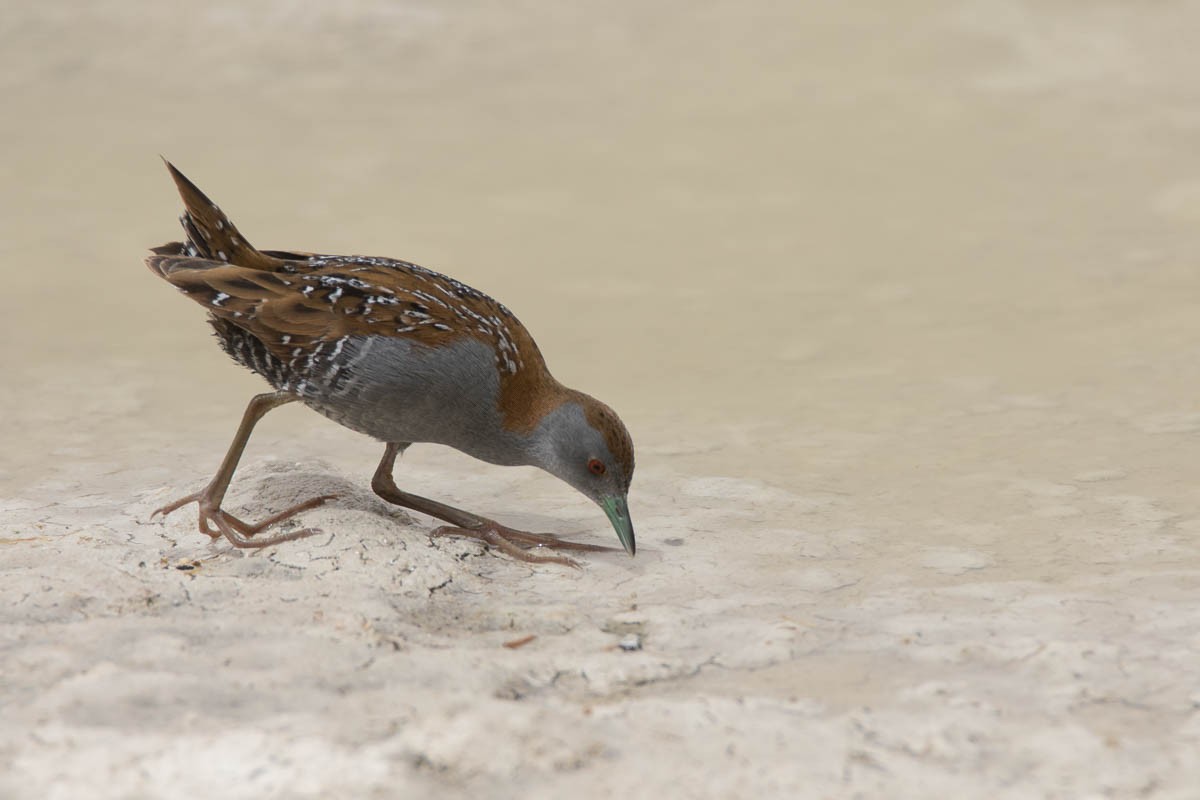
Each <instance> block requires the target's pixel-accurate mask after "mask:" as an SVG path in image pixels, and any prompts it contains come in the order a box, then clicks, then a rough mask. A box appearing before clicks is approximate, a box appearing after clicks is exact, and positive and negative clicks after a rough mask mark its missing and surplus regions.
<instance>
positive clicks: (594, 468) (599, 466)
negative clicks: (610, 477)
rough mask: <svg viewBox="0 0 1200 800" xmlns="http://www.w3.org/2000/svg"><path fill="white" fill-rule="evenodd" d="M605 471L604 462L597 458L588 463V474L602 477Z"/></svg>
mask: <svg viewBox="0 0 1200 800" xmlns="http://www.w3.org/2000/svg"><path fill="white" fill-rule="evenodd" d="M605 469H607V467H605V466H604V462H603V461H601V460H600V459H598V458H593V459H592V460H591V461H589V462H588V472H590V473H592V474H593V475H603V474H604V470H605Z"/></svg>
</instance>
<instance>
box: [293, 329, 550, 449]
mask: <svg viewBox="0 0 1200 800" xmlns="http://www.w3.org/2000/svg"><path fill="white" fill-rule="evenodd" d="M341 342H342V346H341V348H340V352H339V353H338V357H337V358H336V359H330V360H329V361H327V362H326V363H325V364H323V365H321V366H323V367H324V368H323V369H318V370H313V372H312V373H310V375H309V376H308V378H309V379H308V381H307V382H306V383H305V385H304V386H303V388H302V390H301V391H299V392H298V394H300V395H301V398H302V399H303V401H304V402H305V403H306V404H308V405H309V406H311V407H312V408H314V409H316V410H317V411H319V412H321V413H322V414H324V415H325V416H327V417H329V418H330V419H332V420H334V421H335V422H338V423H340V424H342V425H345V426H346V427H348V428H351V429H353V430H356V431H359V432H361V433H365V434H367V435H368V436H373V437H375V438H376V439H379V440H380V441H384V442H436V443H438V444H444V445H449V446H450V447H454V448H456V449H458V450H461V451H463V452H465V453H467V454H469V455H472V456H474V457H476V458H480V459H483V460H484V461H489V462H491V463H493V464H525V463H528V460H527V458H526V455H525V453H524V450H525V447H524V444H525V442H524V439H523V437H520V436H517V435H515V434H513V433H510V432H508V431H506V430H504V428H503V426H502V425H501V417H500V410H499V408H498V406H497V398H498V395H499V392H500V378H499V375H498V374H497V372H496V354H495V353H494V352H493V351H492V349H491V348H490V347H489V346H488V345H487V344H485V343H483V342H480V341H477V340H475V339H470V338H464V339H460V340H458V341H456V342H452V343H450V344H446V345H442V346H438V347H428V346H425V345H420V344H414V343H412V342H409V341H407V340H404V339H394V338H389V337H380V336H367V337H348V338H346V339H343V340H341Z"/></svg>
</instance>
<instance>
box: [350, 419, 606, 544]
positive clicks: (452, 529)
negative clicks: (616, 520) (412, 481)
mask: <svg viewBox="0 0 1200 800" xmlns="http://www.w3.org/2000/svg"><path fill="white" fill-rule="evenodd" d="M405 447H406V445H403V444H399V443H395V442H393V443H390V444H388V445H387V449H385V450H384V452H383V459H382V460H381V461H380V462H379V467H378V468H377V469H376V470H375V477H374V478H372V479H371V488H372V489H374V490H375V494H377V495H379V496H380V497H382V498H383V499H384V500H387V501H388V502H389V503H395V504H396V505H398V506H404V507H405V508H411V509H413V510H414V511H420V512H421V513H422V514H428V515H429V516H431V517H436V518H437V519H440V520H444V521H446V522H449V523H450V525H443V526H442V527H440V528H437V529H436V530H434V531H433V532H432V533H431V534H430V535H431V536H468V537H470V538H472V539H479V540H481V541H484V542H487V543H488V544H490V545H494V546H495V547H496V548H498V549H499V550H501V551H503V552H505V553H507V554H508V555H510V556H512V557H513V558H516V559H518V560H520V561H531V562H534V563H538V564H541V563H546V562H551V563H555V564H564V565H566V566H568V567H578V566H579V564H578V563H576V562H575V561H574V560H573V559H570V558H567V557H566V556H553V555H536V554H534V553H531V552H529V551H528V550H527V549H526V548H530V547H547V548H550V549H556V550H584V551H591V552H597V551H606V550H615V549H616V548H614V547H603V546H601V545H598V544H582V543H579V542H568V541H566V540H565V539H560V538H558V537H557V536H554V535H552V534H549V533H526V532H525V531H518V530H514V529H512V528H509V527H507V526H505V525H501V524H500V523H499V522H496V521H495V520H490V519H488V518H487V517H481V516H478V515H476V514H472V513H470V512H468V511H463V510H461V509H457V508H454V507H453V506H448V505H446V504H445V503H439V502H438V501H436V500H430V499H428V498H425V497H420V496H418V495H415V494H409V493H408V492H403V491H401V490H400V489H399V487H397V486H396V481H395V479H393V477H392V468H393V467H394V466H395V464H396V456H397V455H399V454H400V452H401V451H402V450H403V449H404V448H405Z"/></svg>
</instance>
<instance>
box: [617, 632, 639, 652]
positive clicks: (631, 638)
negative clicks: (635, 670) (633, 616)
mask: <svg viewBox="0 0 1200 800" xmlns="http://www.w3.org/2000/svg"><path fill="white" fill-rule="evenodd" d="M617 647H619V648H621V649H622V650H624V651H625V652H626V653H632V652H633V651H634V650H641V649H642V635H641V634H640V633H631V634H629V635H628V636H623V637H621V641H619V642H618V643H617Z"/></svg>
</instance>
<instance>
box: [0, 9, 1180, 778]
mask: <svg viewBox="0 0 1200 800" xmlns="http://www.w3.org/2000/svg"><path fill="white" fill-rule="evenodd" d="M327 5H328V6H332V4H317V3H314V4H301V3H291V2H282V0H271V1H270V2H263V3H256V4H253V3H252V4H247V3H242V2H223V1H219V2H212V3H202V4H196V3H182V2H178V3H156V4H148V3H147V4H140V3H135V2H131V0H113V1H112V2H64V3H56V4H32V3H16V2H12V0H10V1H9V2H8V3H6V4H4V6H3V8H2V9H0V100H2V101H3V108H2V110H0V277H2V280H3V282H2V284H0V404H2V405H0V408H2V412H0V442H2V444H3V446H2V447H0V796H3V797H6V798H7V797H14V798H25V797H30V798H32V797H38V798H77V797H114V798H115V797H157V798H162V797H189V798H194V797H215V796H222V797H248V798H249V797H254V798H261V797H274V796H278V797H308V796H312V797H317V796H320V797H331V796H358V797H368V796H369V797H393V796H396V797H400V796H404V797H413V796H438V797H480V796H497V797H521V798H523V800H524V799H525V798H541V797H546V798H551V797H563V796H566V794H567V793H570V794H572V796H575V795H579V796H596V797H608V796H613V797H618V796H619V797H624V798H630V797H634V798H636V797H663V796H671V797H763V796H780V797H782V796H788V797H797V796H804V797H843V796H846V797H848V796H856V797H887V798H905V797H912V798H927V797H948V796H971V797H989V798H1030V797H1047V798H1049V797H1055V798H1059V797H1061V798H1083V797H1155V798H1160V797H1162V798H1190V797H1194V796H1195V793H1196V789H1195V787H1196V786H1197V785H1200V756H1198V755H1197V753H1200V749H1198V748H1200V713H1198V711H1197V707H1198V706H1200V681H1198V680H1197V678H1198V677H1200V668H1198V667H1197V665H1198V664H1200V603H1198V602H1197V601H1198V600H1200V545H1198V544H1197V537H1198V536H1200V468H1198V467H1197V463H1198V459H1197V456H1198V455H1200V441H1197V438H1196V435H1195V434H1196V431H1197V430H1200V408H1198V406H1197V388H1198V386H1200V372H1198V369H1197V364H1196V358H1195V355H1196V351H1197V343H1198V342H1200V318H1198V316H1197V314H1196V309H1197V305H1198V300H1200V296H1198V295H1200V83H1197V77H1196V76H1197V75H1200V50H1198V49H1197V48H1196V46H1195V41H1196V40H1195V36H1194V32H1195V31H1196V30H1197V29H1198V26H1200V5H1197V4H1196V3H1190V2H1170V1H1167V2H1156V3H1138V4H1131V3H1124V2H1102V1H1097V2H1083V1H1082V0H1079V1H1078V2H1069V1H1068V0H1057V1H1056V2H1032V1H1031V0H1030V1H1029V2H1019V1H1018V0H1008V1H1007V2H1006V1H1004V0H959V1H952V0H906V1H905V2H894V3H888V4H883V3H876V4H869V5H873V6H877V7H876V8H868V7H864V4H844V3H843V4H835V3H795V2H778V3H771V2H754V3H744V2H715V3H703V4H698V3H682V2H679V3H670V2H663V3H638V2H617V3H606V4H583V3H553V4H551V3H533V2H526V3H502V4H496V3H482V2H470V1H469V0H467V1H464V2H455V3H448V4H438V3H422V2H403V3H391V2H382V0H375V1H374V2H372V1H371V0H352V1H349V2H341V3H339V4H336V9H333V8H332V7H330V8H327V7H326V6H327ZM159 153H162V154H163V155H166V156H168V157H170V158H171V159H173V160H174V161H175V162H176V163H177V164H178V165H179V166H180V167H181V168H182V169H184V171H186V172H187V173H188V174H189V175H190V176H191V177H192V178H194V179H195V180H196V181H197V183H199V184H200V186H201V187H203V188H204V189H205V190H206V191H208V192H209V193H210V194H211V195H212V196H213V197H214V199H216V200H217V202H219V203H220V204H221V205H222V207H223V208H224V209H225V210H226V211H227V212H229V213H230V215H231V216H232V217H233V218H234V220H235V221H236V222H237V223H238V225H239V226H240V227H241V229H242V230H243V232H245V233H246V234H247V235H248V236H249V238H250V239H251V241H253V242H255V243H256V244H259V245H260V246H264V247H266V246H275V247H293V248H307V249H313V250H320V251H326V252H356V253H366V254H377V255H390V256H394V257H401V258H406V259H410V260H415V261H417V262H418V263H422V264H424V265H426V266H429V267H432V268H435V269H439V270H442V271H445V272H448V273H450V274H452V275H454V276H456V277H458V278H460V279H462V280H464V281H467V282H468V283H471V284H473V285H475V286H477V287H479V288H481V289H484V290H485V291H489V292H491V293H493V294H495V295H496V296H498V297H499V298H500V299H502V300H503V301H504V302H505V303H507V304H508V305H509V306H510V307H511V308H513V310H514V311H516V312H517V313H518V314H519V315H520V316H521V318H522V319H523V321H524V322H525V323H526V324H527V326H528V327H529V328H530V329H531V330H532V331H533V333H534V334H535V335H536V336H537V338H538V341H539V343H540V344H541V346H542V348H543V350H544V352H545V353H546V355H547V358H548V360H549V362H550V365H551V367H552V369H553V370H554V371H555V373H556V375H557V376H558V377H559V378H561V379H562V380H563V381H564V382H566V383H568V384H571V385H575V386H578V387H579V388H581V389H584V390H587V391H590V392H593V393H595V394H596V395H598V396H600V397H601V398H603V399H604V400H606V401H608V402H609V403H610V404H612V405H613V406H614V407H615V408H617V409H618V410H619V411H620V412H621V413H622V415H623V416H624V418H625V420H626V422H627V423H628V425H629V428H630V429H631V431H632V432H633V434H634V438H635V441H636V442H637V445H638V459H639V468H638V474H637V478H636V480H635V484H634V491H633V494H632V497H631V506H632V508H633V513H634V518H635V522H636V524H637V528H638V538H639V545H640V546H641V550H640V552H639V554H638V557H637V558H636V559H635V560H632V561H631V560H630V559H628V558H626V557H624V556H620V555H616V554H613V555H603V556H595V557H591V558H589V559H587V564H586V565H585V568H584V569H583V570H582V571H578V572H576V571H570V570H566V569H560V568H558V567H546V568H536V569H533V568H530V567H529V566H527V565H522V564H516V563H513V562H512V561H509V560H507V559H504V558H501V557H497V556H496V555H494V554H492V553H490V552H488V551H486V550H484V549H483V548H481V547H480V546H478V545H476V544H474V543H470V542H462V541H452V540H438V541H435V542H431V541H430V540H429V539H428V538H427V537H426V535H425V533H426V532H427V531H428V530H429V529H430V528H431V524H430V521H429V520H428V519H424V518H419V519H417V518H410V517H407V516H406V515H404V514H402V513H398V512H392V511H390V510H388V509H387V508H386V507H385V506H384V504H382V503H381V502H378V501H376V500H374V499H373V497H372V495H371V494H370V490H369V486H368V483H369V476H370V473H371V471H372V470H373V469H374V465H375V461H376V460H377V458H378V456H379V452H380V449H381V448H380V447H379V446H378V445H376V444H374V443H372V442H370V441H368V440H366V439H364V438H362V437H360V436H358V435H356V434H353V433H350V432H349V431H345V430H342V429H340V428H338V427H336V426H334V425H333V424H332V423H329V422H328V421H326V420H324V419H322V418H319V417H318V416H316V415H314V414H312V413H311V412H308V411H306V410H305V409H302V408H293V407H289V408H286V409H282V410H280V411H278V412H275V413H273V414H272V415H271V416H269V417H268V418H267V419H266V420H265V421H264V423H262V425H260V427H259V430H258V432H257V434H256V437H255V439H254V440H253V441H252V443H251V446H250V449H249V451H248V453H247V457H246V460H245V461H244V469H243V470H242V471H241V472H239V476H238V480H237V481H236V482H235V484H234V490H233V494H232V501H233V504H234V507H235V508H238V509H245V510H248V511H249V513H250V515H251V516H258V515H259V514H261V513H266V512H267V511H269V510H271V509H278V508H280V507H282V506H283V505H285V504H287V503H289V502H294V501H296V500H299V499H303V498H304V497H307V496H309V495H311V494H313V493H316V492H325V491H330V490H333V491H338V492H340V493H342V495H343V497H342V499H341V500H339V501H338V502H337V503H334V504H332V505H331V506H329V507H327V508H324V509H320V510H317V511H314V512H311V513H310V514H308V515H306V517H305V520H306V521H310V522H311V523H312V524H316V525H319V526H321V527H322V528H323V529H324V530H325V531H326V534H327V535H325V536H323V537H320V538H314V539H308V540H304V541H301V542H293V543H287V544H284V545H281V546H278V547H275V548H270V549H269V550H267V551H264V552H258V553H240V552H234V551H231V550H230V548H228V547H227V546H225V545H222V544H217V545H212V544H209V543H208V542H207V540H206V539H204V537H201V536H200V535H199V534H197V533H196V532H195V515H194V511H193V510H191V509H188V510H185V511H181V512H178V513H176V514H175V515H173V516H172V517H170V518H169V519H168V520H167V521H166V522H165V523H164V522H162V521H157V520H156V521H154V522H151V521H149V519H148V517H149V512H150V510H152V509H153V508H154V507H156V506H157V505H160V504H161V503H163V502H165V501H166V500H168V499H172V498H174V497H175V496H177V495H179V494H182V493H184V492H186V491H190V490H192V489H194V488H198V487H199V486H200V485H202V484H203V482H204V481H205V480H206V479H207V478H208V476H209V475H210V474H211V473H212V471H213V469H214V468H215V466H216V464H217V462H218V461H219V458H220V456H221V454H222V453H223V451H224V449H225V446H226V444H227V441H228V438H229V436H230V435H231V433H232V430H233V427H234V426H235V424H236V421H237V419H238V416H239V415H240V413H241V410H242V408H243V406H244V404H245V402H246V399H247V398H248V397H249V396H250V395H251V394H252V393H254V392H256V391H259V390H260V388H261V386H262V384H261V383H260V382H259V381H258V379H257V378H256V377H255V376H253V375H250V374H248V373H245V372H244V371H242V370H240V369H238V368H237V367H235V366H233V365H232V364H230V363H228V361H227V360H226V358H225V357H224V356H223V354H221V353H220V352H219V350H218V349H217V347H215V346H214V343H213V342H212V340H211V337H210V336H209V335H208V332H207V328H206V326H205V325H204V323H203V315H202V313H201V312H200V311H199V309H197V308H195V307H194V306H193V304H190V303H189V302H188V301H187V300H186V299H184V298H182V297H179V296H178V295H177V294H175V293H174V292H172V291H171V290H170V289H169V288H168V287H167V286H165V285H163V284H162V283H161V281H158V280H157V279H155V278H154V277H153V276H152V275H151V274H150V273H149V272H147V271H146V270H145V269H144V268H143V267H142V266H141V265H140V260H141V257H142V254H143V252H144V250H145V248H146V247H148V246H150V245H154V244H159V243H161V242H163V241H166V240H168V239H172V238H176V237H177V236H178V226H177V223H176V221H175V217H176V214H177V213H178V203H177V200H176V197H175V195H174V192H173V189H172V187H171V185H170V182H169V180H168V179H167V176H166V174H165V172H164V171H163V169H162V167H161V165H160V164H159V162H158V160H157V155H158V154H159ZM397 479H398V481H399V483H400V485H401V486H404V487H407V488H411V489H413V490H415V491H419V492H422V493H427V494H431V495H433V496H436V497H439V498H441V499H444V500H447V501H449V502H453V503H456V504H459V505H462V506H465V507H468V508H472V509H475V510H478V511H480V512H483V513H489V514H495V515H497V516H498V517H500V518H501V519H504V520H506V521H509V522H512V523H515V524H519V525H525V526H531V527H535V528H541V529H553V530H558V531H561V532H564V533H573V534H576V535H578V536H581V537H585V538H588V539H589V540H593V541H599V542H603V543H615V539H614V537H613V536H612V533H611V531H610V530H607V524H606V522H605V520H604V518H603V515H602V514H601V513H600V512H599V511H598V510H597V509H596V508H594V507H592V506H590V505H589V504H588V503H587V502H586V501H585V500H583V499H582V498H580V497H577V496H575V495H574V494H573V493H572V492H571V491H570V490H569V489H567V488H566V487H565V486H563V485H562V484H559V483H557V482H556V481H554V480H553V479H551V478H549V477H548V476H545V475H540V474H535V473H534V472H533V471H531V470H524V469H502V468H496V467H489V466H486V465H483V464H479V463H476V462H473V461H471V460H469V459H467V458H466V457H463V456H460V455H458V454H456V453H453V452H449V451H446V450H444V449H439V448H435V447H425V448H413V450H412V451H410V453H409V455H408V456H406V458H405V460H404V461H403V462H402V463H401V465H400V466H399V468H398V472H397ZM181 566H182V567H192V568H191V569H189V570H186V571H185V570H180V569H178V567H181ZM531 634H532V635H536V637H537V638H536V639H534V640H533V641H532V642H530V643H529V644H527V645H526V646H524V647H522V648H520V649H515V650H514V649H507V648H505V647H503V646H502V645H503V643H505V642H509V641H512V640H516V639H520V638H522V637H525V636H528V635H531ZM634 635H637V636H640V637H641V642H642V645H643V648H642V649H641V650H640V651H637V652H624V651H622V650H620V649H619V648H618V647H617V644H618V642H620V641H621V640H622V639H623V638H624V639H627V638H629V637H631V636H634Z"/></svg>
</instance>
